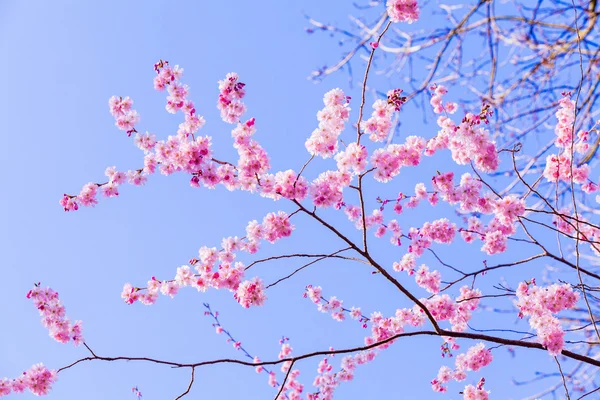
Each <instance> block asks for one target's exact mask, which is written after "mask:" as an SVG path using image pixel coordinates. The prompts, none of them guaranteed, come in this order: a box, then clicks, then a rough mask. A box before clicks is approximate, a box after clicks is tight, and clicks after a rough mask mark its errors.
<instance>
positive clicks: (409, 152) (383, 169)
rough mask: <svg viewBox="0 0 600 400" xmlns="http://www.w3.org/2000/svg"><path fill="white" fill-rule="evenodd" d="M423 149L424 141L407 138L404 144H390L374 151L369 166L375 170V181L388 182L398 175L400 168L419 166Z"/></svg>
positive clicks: (416, 137)
mask: <svg viewBox="0 0 600 400" xmlns="http://www.w3.org/2000/svg"><path fill="white" fill-rule="evenodd" d="M424 149H425V139H423V138H421V137H418V136H408V137H407V138H406V141H405V143H404V144H390V145H388V146H386V147H385V148H380V149H377V150H375V151H374V152H373V155H372V156H371V164H372V166H373V167H374V168H376V170H375V176H374V178H375V180H377V181H379V182H383V183H385V182H389V181H390V180H392V179H393V178H394V177H395V176H396V175H398V174H399V173H400V168H402V167H405V166H416V165H419V163H420V162H421V155H422V153H423V150H424Z"/></svg>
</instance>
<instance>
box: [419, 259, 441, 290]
mask: <svg viewBox="0 0 600 400" xmlns="http://www.w3.org/2000/svg"><path fill="white" fill-rule="evenodd" d="M415 281H416V282H417V285H419V286H420V287H422V288H423V289H425V290H427V291H428V292H429V293H433V294H436V293H439V291H440V283H441V281H442V276H441V275H440V272H439V271H437V270H433V271H430V270H429V267H428V266H427V265H425V264H423V265H421V266H420V267H419V270H418V271H417V273H416V275H415Z"/></svg>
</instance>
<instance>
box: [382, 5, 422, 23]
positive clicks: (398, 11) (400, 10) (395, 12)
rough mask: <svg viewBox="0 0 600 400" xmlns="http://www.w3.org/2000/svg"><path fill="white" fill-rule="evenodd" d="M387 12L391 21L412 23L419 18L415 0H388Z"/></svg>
mask: <svg viewBox="0 0 600 400" xmlns="http://www.w3.org/2000/svg"><path fill="white" fill-rule="evenodd" d="M387 12H388V15H389V16H390V19H391V20H392V21H393V22H407V23H409V24H412V23H413V22H415V21H416V20H418V19H419V14H420V11H419V5H418V4H417V0H388V1H387Z"/></svg>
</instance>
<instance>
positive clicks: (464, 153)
mask: <svg viewBox="0 0 600 400" xmlns="http://www.w3.org/2000/svg"><path fill="white" fill-rule="evenodd" d="M440 88H441V89H440ZM446 92H447V91H446V89H445V88H444V87H442V86H439V87H437V88H435V94H434V97H433V98H432V101H431V104H432V106H433V109H434V111H435V112H441V107H442V105H441V104H442V100H441V95H442V94H445V93H446ZM434 99H436V100H435V101H434ZM447 107H448V109H449V110H450V111H453V110H454V109H456V106H455V105H453V103H448V104H447ZM491 113H492V112H491V111H490V108H489V106H488V105H483V107H482V110H481V112H480V113H479V114H478V115H475V114H472V113H467V114H466V115H465V117H464V118H463V120H462V121H461V123H460V124H458V125H457V124H456V123H455V122H454V121H452V119H450V118H449V117H448V116H440V117H438V119H437V124H438V126H439V127H440V128H441V130H440V131H439V132H438V134H437V136H435V137H434V138H432V139H430V140H429V141H428V142H427V150H426V151H425V154H426V155H428V156H431V155H433V154H434V153H435V152H436V151H437V150H440V149H444V148H447V149H449V150H450V151H451V153H452V159H453V160H454V161H455V162H456V163H457V164H458V165H466V164H469V163H470V162H473V163H474V164H475V167H476V168H477V169H478V170H480V171H483V172H486V173H487V172H493V171H496V170H497V169H498V164H499V162H500V160H499V158H498V152H497V150H496V145H495V144H494V142H493V141H492V139H491V138H490V134H489V132H488V131H487V130H486V129H484V128H482V127H480V124H481V123H482V122H483V123H488V119H487V118H488V116H489V115H490V114H491Z"/></svg>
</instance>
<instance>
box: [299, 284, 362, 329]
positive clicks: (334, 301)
mask: <svg viewBox="0 0 600 400" xmlns="http://www.w3.org/2000/svg"><path fill="white" fill-rule="evenodd" d="M322 293H323V289H321V287H320V286H312V285H308V286H307V287H306V291H305V293H304V297H305V298H309V299H310V300H312V302H313V303H315V304H317V309H318V310H319V311H321V312H323V313H329V314H331V317H332V318H333V319H335V320H336V321H343V320H345V319H346V315H345V314H349V315H350V317H351V318H352V319H354V320H357V321H359V322H362V323H363V328H366V327H367V325H366V322H367V321H369V318H367V317H365V316H364V315H362V312H361V310H360V308H358V307H352V308H350V309H348V308H344V306H343V304H344V302H343V301H342V300H339V299H338V298H337V297H335V296H331V297H330V298H329V300H326V299H325V298H324V297H323V296H322Z"/></svg>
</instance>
